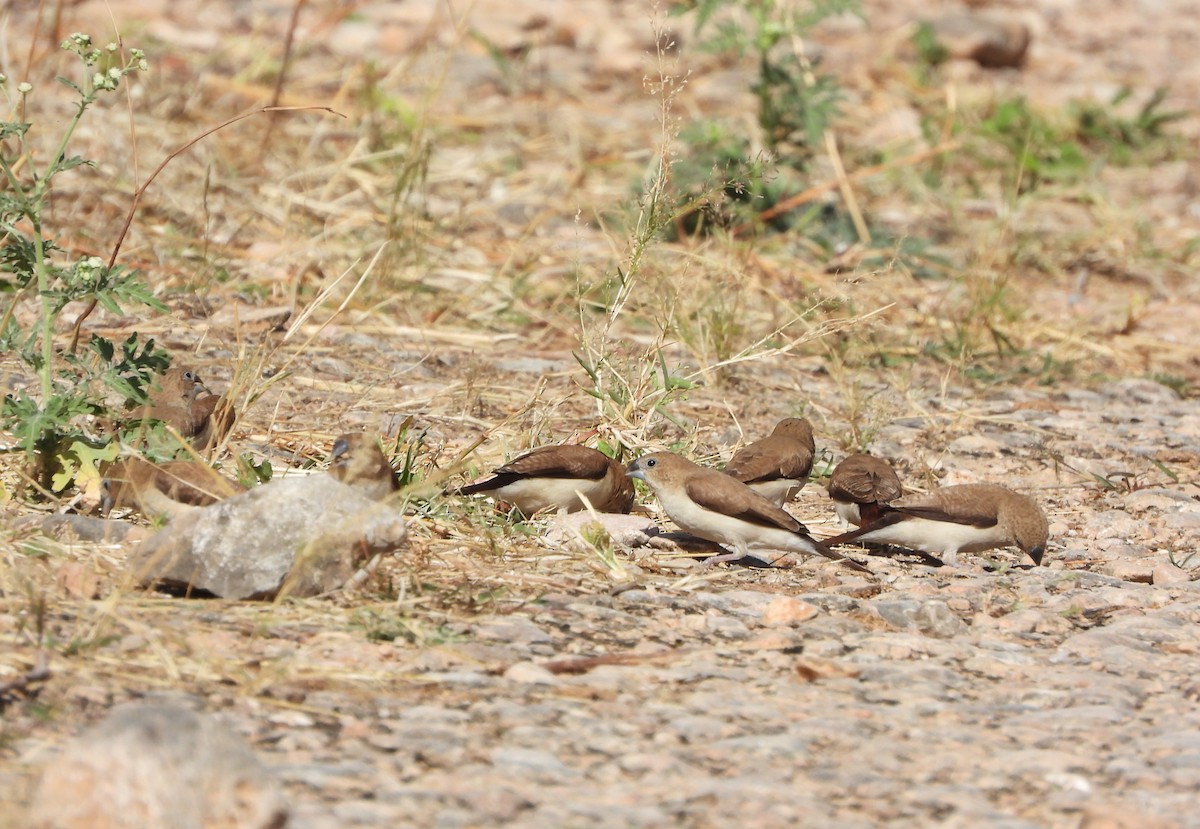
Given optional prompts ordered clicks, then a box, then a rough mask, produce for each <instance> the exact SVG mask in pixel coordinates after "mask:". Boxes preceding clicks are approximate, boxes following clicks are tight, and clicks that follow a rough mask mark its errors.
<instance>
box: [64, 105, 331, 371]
mask: <svg viewBox="0 0 1200 829" xmlns="http://www.w3.org/2000/svg"><path fill="white" fill-rule="evenodd" d="M305 110H318V111H323V112H328V113H330V114H331V115H336V116H338V117H339V118H345V117H346V116H345V115H343V114H342V113H340V112H338V111H337V110H335V109H333V108H332V107H327V106H315V105H314V106H288V107H278V106H266V107H260V108H258V109H255V110H252V111H250V112H243V113H242V114H241V115H235V116H234V117H232V118H228V119H226V120H225V121H222V122H221V123H220V124H217V125H216V126H215V127H211V128H209V129H207V130H205V131H204V132H202V133H200V134H199V135H197V136H195V137H193V138H191V139H189V140H188V141H187V142H185V143H184V144H183V145H181V146H179V147H177V148H176V149H174V150H172V151H171V152H170V153H168V154H167V157H166V158H164V159H163V160H162V162H161V163H160V164H159V165H158V167H156V168H155V169H154V172H153V173H151V174H150V177H149V178H148V179H146V181H145V182H143V184H142V186H141V187H139V188H138V189H137V190H135V191H134V192H133V200H132V201H131V202H130V204H129V211H128V212H127V213H126V214H125V223H124V224H123V225H121V232H120V233H118V234H117V241H116V243H115V244H114V245H113V249H112V253H111V254H110V255H109V257H108V267H109V268H110V269H111V268H112V267H113V265H115V264H116V262H117V255H118V254H119V253H120V252H121V245H123V244H124V243H125V237H126V235H128V233H129V228H130V226H131V225H132V224H133V217H134V216H135V215H136V214H137V209H138V206H139V205H140V204H141V201H142V196H143V195H145V193H146V190H148V189H149V188H150V185H151V184H153V183H154V180H155V179H156V178H158V174H159V173H161V172H162V171H163V170H165V169H166V168H167V165H168V164H170V163H171V162H172V161H174V160H175V159H176V158H178V157H179V156H180V155H182V154H183V153H185V152H187V151H188V150H190V149H191V148H192V147H194V146H195V145H196V144H199V143H200V142H201V141H203V140H204V139H205V138H208V136H210V135H212V134H213V133H215V132H220V131H221V130H223V129H225V128H226V127H228V126H231V125H233V124H236V123H237V122H238V121H244V120H245V119H247V118H250V117H252V116H254V115H262V114H263V113H267V112H301V111H305ZM96 304H97V300H96V299H95V298H94V297H93V298H92V301H91V302H89V303H88V306H87V307H86V308H84V309H83V312H82V313H81V314H80V315H79V317H78V319H76V320H75V325H74V326H73V327H72V331H71V347H70V353H71V354H74V353H75V350H76V348H77V347H78V345H79V333H80V331H81V330H82V328H83V323H84V321H85V320H86V319H87V318H88V317H90V316H91V315H92V312H93V311H95V310H96Z"/></svg>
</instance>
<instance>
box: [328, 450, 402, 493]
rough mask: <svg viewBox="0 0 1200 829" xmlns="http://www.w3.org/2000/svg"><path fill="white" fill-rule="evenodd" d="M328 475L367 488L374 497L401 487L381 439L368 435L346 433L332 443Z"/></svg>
mask: <svg viewBox="0 0 1200 829" xmlns="http://www.w3.org/2000/svg"><path fill="white" fill-rule="evenodd" d="M329 474H330V475H332V476H333V477H334V478H335V479H336V480H338V481H341V482H342V483H343V484H347V485H349V486H356V487H360V488H362V489H364V490H366V491H367V492H368V494H369V495H370V497H374V498H378V497H382V496H383V495H386V494H387V493H388V492H391V491H394V490H395V489H397V488H398V482H397V480H396V473H395V471H394V470H393V469H392V465H391V464H390V463H388V460H387V458H386V457H385V456H384V454H383V450H382V449H380V448H379V441H377V440H375V439H374V438H373V437H370V436H368V435H365V434H346V435H342V436H341V437H339V438H338V439H337V440H335V441H334V442H333V449H332V450H330V452H329Z"/></svg>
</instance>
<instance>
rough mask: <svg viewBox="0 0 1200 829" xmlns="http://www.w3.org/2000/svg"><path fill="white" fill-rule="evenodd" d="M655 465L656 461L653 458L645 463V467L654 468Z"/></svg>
mask: <svg viewBox="0 0 1200 829" xmlns="http://www.w3.org/2000/svg"><path fill="white" fill-rule="evenodd" d="M657 463H658V461H656V460H655V459H654V458H650V459H649V460H648V461H646V466H654V465H655V464H657Z"/></svg>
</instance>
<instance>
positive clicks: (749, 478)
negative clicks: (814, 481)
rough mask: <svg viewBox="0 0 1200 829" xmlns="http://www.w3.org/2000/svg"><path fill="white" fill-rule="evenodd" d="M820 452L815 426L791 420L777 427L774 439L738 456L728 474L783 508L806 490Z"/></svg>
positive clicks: (727, 466)
mask: <svg viewBox="0 0 1200 829" xmlns="http://www.w3.org/2000/svg"><path fill="white" fill-rule="evenodd" d="M816 451H817V445H816V443H815V442H814V441H813V429H812V424H811V423H809V422H808V421H807V420H805V419H804V418H802V417H787V418H784V419H783V420H781V421H779V422H778V423H777V424H775V428H774V429H773V430H772V432H771V434H770V435H768V436H767V437H765V438H763V439H762V440H757V441H755V442H754V443H751V444H748V445H747V446H744V447H742V448H741V449H740V450H738V451H737V452H736V453H734V456H733V457H732V458H730V459H729V463H727V464H725V474H727V475H731V476H732V477H734V478H736V479H737V480H739V481H741V482H742V483H744V484H746V485H748V486H749V487H750V488H751V489H753V490H754V491H755V492H758V493H759V494H760V495H762V496H763V497H765V498H767V499H768V500H770V501H773V502H774V503H775V505H776V506H780V507H781V506H783V505H784V504H786V503H787V502H788V501H790V500H792V498H794V497H796V494H797V493H798V492H800V490H802V489H803V488H804V484H805V483H806V482H807V481H808V476H809V473H811V472H812V465H813V456H814V455H815V454H816Z"/></svg>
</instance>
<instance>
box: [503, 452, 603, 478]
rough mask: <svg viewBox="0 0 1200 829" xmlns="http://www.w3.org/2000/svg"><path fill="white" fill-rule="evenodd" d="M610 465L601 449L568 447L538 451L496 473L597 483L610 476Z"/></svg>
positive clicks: (516, 460)
mask: <svg viewBox="0 0 1200 829" xmlns="http://www.w3.org/2000/svg"><path fill="white" fill-rule="evenodd" d="M608 465H609V457H608V456H607V455H605V454H604V453H603V452H601V451H600V450H598V449H592V448H590V447H587V446H579V445H577V444H564V445H562V446H542V447H540V448H538V449H534V450H533V451H532V452H529V453H527V454H524V455H521V456H520V457H519V458H514V459H513V460H511V461H509V462H508V463H506V464H505V465H504V466H502V467H500V468H499V469H497V470H496V472H497V474H503V473H509V472H511V473H516V474H517V475H521V476H526V477H535V478H586V479H587V480H590V481H597V480H599V479H601V478H603V477H604V476H605V475H607V474H608V468H609V466H608Z"/></svg>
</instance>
